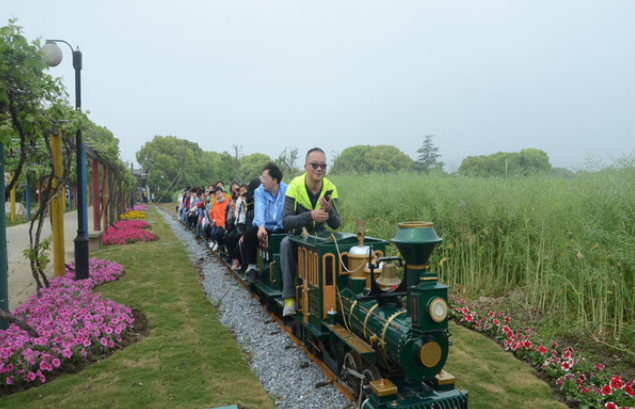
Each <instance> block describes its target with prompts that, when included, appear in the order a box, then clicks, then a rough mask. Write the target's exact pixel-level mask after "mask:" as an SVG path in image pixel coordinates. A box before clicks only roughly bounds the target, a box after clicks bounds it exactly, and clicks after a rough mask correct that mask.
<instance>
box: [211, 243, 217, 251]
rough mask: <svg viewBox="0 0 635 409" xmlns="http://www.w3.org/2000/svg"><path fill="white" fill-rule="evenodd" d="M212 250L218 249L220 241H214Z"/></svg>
mask: <svg viewBox="0 0 635 409" xmlns="http://www.w3.org/2000/svg"><path fill="white" fill-rule="evenodd" d="M212 251H218V243H216V242H214V247H212Z"/></svg>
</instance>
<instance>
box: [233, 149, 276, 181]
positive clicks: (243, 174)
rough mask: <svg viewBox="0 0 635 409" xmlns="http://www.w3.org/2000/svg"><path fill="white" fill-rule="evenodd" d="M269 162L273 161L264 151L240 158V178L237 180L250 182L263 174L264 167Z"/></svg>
mask: <svg viewBox="0 0 635 409" xmlns="http://www.w3.org/2000/svg"><path fill="white" fill-rule="evenodd" d="M267 162H271V158H270V157H269V156H267V155H264V154H262V153H252V154H251V155H247V156H244V157H243V158H242V159H241V160H240V179H239V180H236V181H237V182H240V183H249V181H250V180H251V179H253V178H258V177H260V175H261V174H262V167H263V166H265V164H266V163H267Z"/></svg>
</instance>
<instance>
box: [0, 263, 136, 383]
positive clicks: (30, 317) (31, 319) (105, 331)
mask: <svg viewBox="0 0 635 409" xmlns="http://www.w3.org/2000/svg"><path fill="white" fill-rule="evenodd" d="M71 267H72V266H71ZM122 274H123V267H122V266H121V265H119V264H117V263H114V262H110V261H106V260H97V259H91V260H90V263H89V276H90V278H88V279H86V280H80V281H75V280H74V279H73V276H74V273H73V272H72V271H69V270H68V269H67V271H66V276H65V277H56V278H54V279H52V280H51V286H50V287H49V288H44V289H42V290H41V291H40V294H39V296H38V295H37V294H34V295H33V296H31V297H30V298H29V299H28V300H27V301H26V302H25V303H23V304H22V305H20V306H19V307H18V308H16V309H15V311H13V313H12V315H13V316H15V317H17V318H19V319H21V320H23V321H25V322H26V323H27V324H28V325H29V326H31V327H32V328H33V329H35V330H36V331H37V332H38V334H39V335H40V336H39V338H33V337H31V336H30V335H29V334H28V333H27V332H26V331H24V330H23V329H21V328H19V327H18V326H17V325H15V324H11V325H10V326H9V328H8V329H6V330H0V385H18V384H29V383H32V382H37V381H39V382H42V383H44V382H46V376H47V374H49V373H53V372H54V371H55V370H56V369H58V368H61V367H63V366H64V365H65V364H66V363H68V362H74V361H79V360H82V359H84V358H86V357H87V356H88V355H89V354H93V353H102V352H106V351H107V350H110V349H113V348H115V347H116V346H117V345H119V344H121V342H122V337H123V336H124V335H125V333H126V332H127V331H129V330H130V329H131V328H132V327H133V323H134V318H133V316H132V311H131V309H130V307H127V306H125V305H121V304H117V303H115V302H114V301H111V300H108V299H102V298H101V296H100V295H98V294H94V293H93V288H94V287H95V286H96V285H99V284H101V283H104V282H107V281H114V280H117V279H118V278H119V277H121V275H122Z"/></svg>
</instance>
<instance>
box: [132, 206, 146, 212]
mask: <svg viewBox="0 0 635 409" xmlns="http://www.w3.org/2000/svg"><path fill="white" fill-rule="evenodd" d="M128 210H130V209H128ZM132 210H135V211H137V212H147V211H148V206H146V205H134V207H133V208H132Z"/></svg>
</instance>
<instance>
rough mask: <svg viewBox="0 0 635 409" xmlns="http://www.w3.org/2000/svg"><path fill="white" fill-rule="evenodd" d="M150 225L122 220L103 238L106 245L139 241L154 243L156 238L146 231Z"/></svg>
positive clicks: (137, 221)
mask: <svg viewBox="0 0 635 409" xmlns="http://www.w3.org/2000/svg"><path fill="white" fill-rule="evenodd" d="M148 227H150V225H149V224H148V223H147V222H145V221H143V220H137V219H132V220H122V221H120V222H117V223H115V225H114V226H110V227H108V230H107V231H106V233H104V235H103V236H102V239H101V240H102V243H103V244H104V245H110V244H120V245H122V244H127V243H135V242H137V241H153V240H156V237H155V235H154V234H152V232H149V231H147V230H144V229H146V228H148Z"/></svg>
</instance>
